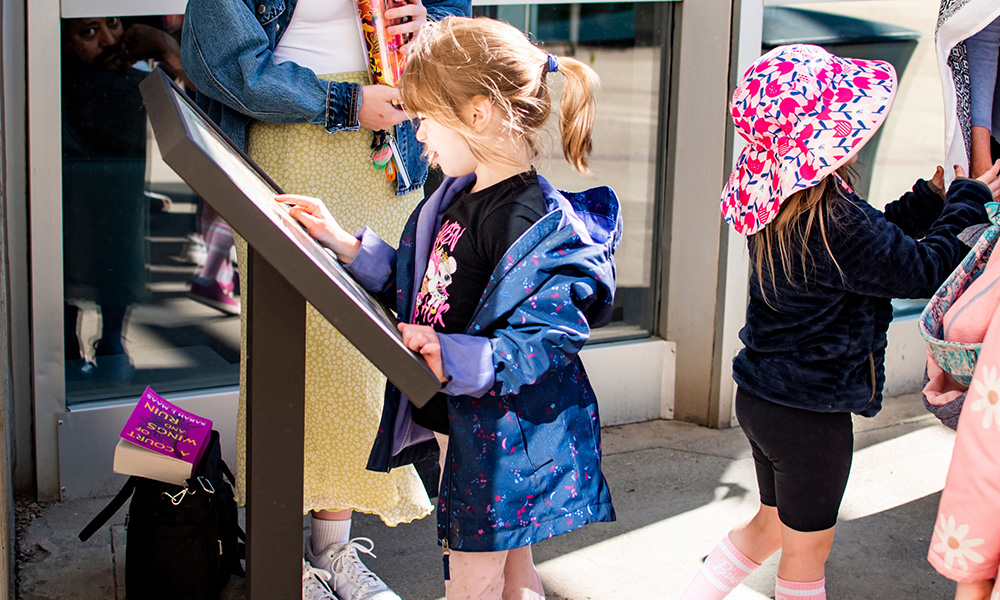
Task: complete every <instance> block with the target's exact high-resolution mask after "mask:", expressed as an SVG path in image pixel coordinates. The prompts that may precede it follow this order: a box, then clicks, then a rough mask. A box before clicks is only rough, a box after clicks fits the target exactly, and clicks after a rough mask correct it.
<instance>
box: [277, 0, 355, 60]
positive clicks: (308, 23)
mask: <svg viewBox="0 0 1000 600" xmlns="http://www.w3.org/2000/svg"><path fill="white" fill-rule="evenodd" d="M274 60H275V62H279V63H281V62H285V61H289V60H290V61H293V62H295V63H297V64H299V65H301V66H303V67H306V68H308V69H312V71H313V72H314V73H316V74H317V75H323V74H329V73H345V72H348V71H364V70H366V69H367V68H368V58H367V53H366V52H365V48H364V42H363V41H362V38H361V26H360V25H359V23H358V9H357V5H356V3H355V0H299V1H298V3H297V4H296V5H295V12H294V13H293V14H292V19H291V21H290V22H289V23H288V29H286V30H285V34H284V35H283V36H282V37H281V40H280V41H279V42H278V47H277V48H275V50H274Z"/></svg>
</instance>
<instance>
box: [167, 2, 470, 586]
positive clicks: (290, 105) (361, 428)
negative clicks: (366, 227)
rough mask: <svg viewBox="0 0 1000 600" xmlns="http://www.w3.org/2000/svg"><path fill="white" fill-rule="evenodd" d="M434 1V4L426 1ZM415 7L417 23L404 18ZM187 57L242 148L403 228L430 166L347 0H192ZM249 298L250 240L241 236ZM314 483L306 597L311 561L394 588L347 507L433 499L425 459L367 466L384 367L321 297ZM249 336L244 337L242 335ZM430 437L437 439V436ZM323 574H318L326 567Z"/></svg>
mask: <svg viewBox="0 0 1000 600" xmlns="http://www.w3.org/2000/svg"><path fill="white" fill-rule="evenodd" d="M425 5H426V7H425ZM470 12H471V6H470V3H469V0H426V2H422V1H421V0H409V2H408V3H406V4H405V5H404V6H402V7H398V8H394V9H391V10H389V11H387V14H386V17H387V19H389V20H390V22H392V23H394V24H393V25H392V26H391V27H390V29H391V33H407V32H409V33H417V32H419V30H420V27H421V26H422V25H423V23H425V22H426V21H427V20H428V19H431V20H436V19H441V18H442V17H445V16H447V15H449V14H468V13H470ZM403 18H409V19H410V20H409V22H407V23H400V22H399V20H400V19H403ZM181 46H182V50H183V58H184V66H185V69H186V70H187V72H188V73H189V76H190V77H191V79H192V81H193V82H194V83H195V85H196V86H197V89H198V101H199V103H200V104H201V106H202V107H203V108H204V109H205V111H206V112H207V114H208V115H209V116H210V117H211V118H212V119H213V120H214V121H215V122H216V123H218V124H219V125H220V127H221V128H222V130H223V131H224V132H225V133H226V135H228V136H229V138H230V139H232V140H233V141H234V142H235V143H236V145H237V146H239V147H241V148H244V149H246V150H247V153H248V154H249V155H250V157H251V158H252V159H253V160H254V161H256V162H257V164H259V165H260V166H261V167H262V168H263V169H264V171H265V172H267V174H268V175H270V176H271V178H272V179H274V180H275V181H276V182H277V183H278V185H280V186H281V187H282V189H284V190H286V191H289V192H295V193H305V194H310V195H315V196H322V197H324V198H327V199H328V200H329V201H330V203H331V207H336V209H337V210H338V213H340V214H343V215H345V222H346V224H348V225H351V226H353V225H358V226H360V225H361V224H363V223H373V224H376V225H378V226H379V227H380V229H382V230H384V231H387V232H394V233H397V234H398V233H399V231H400V230H401V228H402V225H403V222H404V221H405V219H406V216H407V215H408V214H409V212H410V210H411V208H412V207H413V205H414V204H416V202H417V201H418V200H419V197H420V193H421V192H420V189H421V186H422V185H423V182H424V179H425V177H426V172H427V166H426V164H425V162H424V161H423V159H422V158H421V156H420V151H421V149H420V145H419V144H418V143H417V141H416V140H415V139H414V137H413V127H412V125H411V124H410V123H409V122H408V121H405V118H406V117H405V114H404V113H403V112H402V111H401V110H399V109H397V108H396V107H395V106H393V104H392V101H393V100H395V99H397V98H398V97H399V93H398V91H397V90H395V89H394V88H389V87H386V86H379V85H366V84H367V83H368V81H369V75H368V71H367V58H366V55H365V53H364V49H363V46H362V41H361V37H360V32H359V29H358V17H357V11H356V9H355V5H354V2H353V1H351V0H336V1H333V2H329V1H326V0H297V1H296V2H292V1H289V0H190V1H189V2H188V5H187V12H186V14H185V19H184V29H183V35H182V43H181ZM394 126H396V127H395V137H396V142H397V145H398V148H399V151H400V156H399V157H398V158H399V159H400V160H401V161H402V162H403V163H405V165H406V168H407V172H408V173H409V174H410V175H411V179H412V181H411V182H410V184H409V185H404V184H403V182H402V178H398V180H397V181H392V182H390V181H387V179H386V176H385V174H384V173H382V172H380V171H377V170H375V169H374V168H373V167H372V161H371V154H372V148H371V142H372V137H373V134H372V132H373V131H377V130H392V129H393V128H394ZM237 250H238V253H237V254H238V260H237V262H238V264H239V267H240V270H241V273H240V283H241V286H243V288H244V289H243V293H242V294H241V298H242V300H243V302H248V301H250V299H249V298H248V296H247V293H246V292H247V289H246V288H247V287H248V285H247V284H248V281H247V279H246V272H245V268H246V267H245V265H246V245H245V244H244V243H242V242H241V241H238V242H237ZM306 319H307V324H306V327H307V335H306V365H305V370H306V398H305V410H306V419H305V436H306V448H305V471H304V477H305V489H304V506H303V510H305V511H311V514H312V519H311V523H312V536H311V539H310V541H309V542H308V543H307V544H306V550H307V554H308V556H309V564H308V565H305V566H304V568H303V586H304V589H303V597H308V596H307V595H313V596H315V597H317V598H321V597H323V595H324V594H326V595H328V594H329V591H328V590H324V589H323V588H324V585H323V583H322V582H321V581H320V580H318V579H317V578H316V576H313V572H314V571H312V570H310V569H311V568H312V567H318V568H319V571H331V572H332V575H333V578H332V580H331V584H332V587H333V588H334V592H335V593H336V594H337V595H338V596H339V597H340V598H342V599H343V598H348V597H350V596H351V595H352V594H354V593H355V590H358V589H360V590H361V592H363V593H373V592H372V591H373V590H376V589H379V590H383V592H384V594H386V597H392V598H395V595H392V596H388V594H390V593H391V592H389V591H388V588H387V587H385V585H384V584H383V583H382V581H381V580H379V579H378V578H377V577H376V576H375V575H374V574H373V573H371V571H369V570H368V569H367V568H365V566H364V565H363V564H362V563H361V561H360V560H358V557H357V551H358V549H359V548H364V547H363V546H358V545H357V544H355V543H351V540H350V526H351V522H350V516H351V511H352V510H360V511H363V512H370V513H376V514H378V515H379V516H380V517H381V518H382V520H383V521H385V522H386V523H387V524H389V525H396V524H397V523H402V522H408V521H411V520H413V519H416V518H420V517H422V516H424V515H426V514H427V513H429V512H430V510H431V506H430V502H429V501H428V499H427V495H426V493H425V491H424V489H423V485H422V483H421V482H420V479H419V477H418V476H417V474H416V471H415V470H414V469H413V468H412V467H410V468H407V469H399V470H396V471H394V472H392V473H390V474H383V473H372V472H368V471H366V470H365V459H366V456H367V452H368V449H369V448H370V446H371V440H372V436H373V435H374V432H375V431H376V429H377V427H378V420H379V414H380V412H379V411H380V407H381V398H382V392H383V388H384V384H385V380H384V378H383V377H382V376H381V374H380V373H379V372H378V371H377V370H376V369H375V368H374V367H373V366H372V365H371V364H370V363H369V362H368V361H367V360H366V359H365V358H364V357H363V356H362V355H361V354H360V353H359V352H358V351H357V350H355V349H354V348H353V347H352V346H351V345H350V344H349V343H348V342H347V341H346V340H345V339H344V338H343V337H342V336H341V335H340V334H339V333H337V331H336V330H335V329H334V328H333V327H332V326H331V325H330V324H329V323H328V322H327V321H326V320H325V319H324V318H323V317H322V315H320V314H319V313H318V312H317V311H316V310H315V309H313V308H312V307H309V308H308V310H307V316H306ZM245 339H246V338H245V337H244V342H245ZM242 350H243V352H242V353H241V375H240V377H241V386H240V390H241V391H240V397H241V401H240V415H239V419H238V423H239V425H238V431H237V450H238V452H237V457H238V458H237V479H238V483H239V486H238V487H239V488H240V490H241V496H242V489H243V486H244V484H245V471H244V467H245V463H244V457H245V445H244V443H245V423H246V421H245V415H246V395H245V392H246V362H245V360H246V356H247V354H246V350H247V349H246V346H245V344H244V346H243V348H242ZM432 443H433V442H432ZM317 576H318V577H320V578H322V577H323V576H324V575H323V574H322V573H320V574H318V575H317Z"/></svg>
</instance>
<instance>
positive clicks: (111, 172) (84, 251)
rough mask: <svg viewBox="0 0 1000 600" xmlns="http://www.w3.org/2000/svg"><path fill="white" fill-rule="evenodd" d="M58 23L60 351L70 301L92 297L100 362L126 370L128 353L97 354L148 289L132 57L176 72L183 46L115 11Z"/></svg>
mask: <svg viewBox="0 0 1000 600" xmlns="http://www.w3.org/2000/svg"><path fill="white" fill-rule="evenodd" d="M62 28H63V30H62V33H63V56H64V61H63V69H62V95H63V101H62V106H63V130H62V133H63V255H64V286H65V293H66V299H67V303H66V311H65V315H64V316H65V319H66V322H65V327H66V340H65V343H66V358H67V359H69V360H72V359H78V358H80V357H81V355H82V354H81V349H80V342H79V339H78V337H77V333H76V326H77V320H78V313H79V309H78V308H77V307H76V305H75V304H74V303H73V302H72V301H79V300H87V301H95V302H97V303H98V304H99V305H100V310H101V336H100V338H99V339H98V340H97V342H96V344H95V348H94V351H95V354H96V356H97V357H98V360H97V364H98V366H99V367H100V366H102V364H103V365H117V366H118V367H124V369H118V371H119V373H121V374H126V373H128V372H129V369H130V367H131V365H130V364H128V363H127V361H125V362H122V361H110V360H101V359H102V357H108V356H122V355H124V354H125V345H124V339H123V337H124V328H125V318H126V314H127V312H128V307H129V305H131V304H133V303H135V302H138V301H140V300H142V299H143V298H144V297H145V294H146V279H147V274H146V245H145V233H146V229H147V218H148V212H149V201H148V200H147V199H146V197H145V195H144V187H145V170H146V112H145V108H144V107H143V104H142V98H141V96H140V95H139V88H138V87H137V86H138V83H139V81H141V80H142V77H143V76H144V73H143V72H141V71H139V70H137V69H134V68H132V67H131V66H130V65H131V64H132V63H134V62H136V61H138V60H144V59H150V58H152V59H156V60H158V61H160V64H161V65H162V66H163V68H164V70H166V71H167V72H168V73H169V74H170V75H171V76H174V77H183V71H182V70H181V68H180V48H179V47H178V45H177V43H176V42H175V41H174V40H173V39H172V38H170V36H168V35H167V34H166V33H164V32H163V31H160V30H158V29H155V28H153V27H149V26H147V25H141V24H135V25H132V26H131V27H128V28H125V27H124V25H123V23H122V21H121V19H119V18H117V17H102V18H80V19H65V20H63V25H62Z"/></svg>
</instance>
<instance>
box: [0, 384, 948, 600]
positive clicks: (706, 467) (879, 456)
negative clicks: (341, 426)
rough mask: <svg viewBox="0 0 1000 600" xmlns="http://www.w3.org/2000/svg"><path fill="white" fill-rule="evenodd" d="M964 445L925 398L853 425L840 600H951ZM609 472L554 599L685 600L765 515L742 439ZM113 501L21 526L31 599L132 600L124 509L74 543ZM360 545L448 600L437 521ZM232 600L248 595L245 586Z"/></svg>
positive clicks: (387, 568) (766, 580) (653, 430)
mask: <svg viewBox="0 0 1000 600" xmlns="http://www.w3.org/2000/svg"><path fill="white" fill-rule="evenodd" d="M953 441H954V434H953V433H952V432H951V431H950V430H948V429H946V428H944V427H943V426H941V425H939V424H938V423H937V421H936V420H935V419H934V418H933V417H932V416H930V415H928V414H927V413H925V412H924V410H923V406H922V405H921V401H920V397H919V396H917V395H910V396H903V397H899V398H892V399H888V400H887V401H886V405H885V408H884V410H883V411H882V413H881V414H880V415H879V416H878V417H876V418H875V419H860V418H858V419H856V420H855V456H854V468H853V474H852V476H851V481H850V484H849V485H848V489H847V496H846V498H845V500H844V504H843V507H842V510H841V522H840V523H839V524H838V526H837V540H836V542H835V543H834V547H833V553H832V555H831V557H830V561H829V563H828V566H827V590H828V594H829V597H830V598H833V599H836V600H872V599H878V600H914V599H919V600H935V599H942V600H943V599H946V598H952V597H953V594H954V584H952V583H951V582H949V581H947V580H946V579H944V578H942V577H941V576H939V575H938V574H937V573H936V572H935V571H934V570H933V569H932V568H931V567H930V566H929V565H928V564H927V561H926V560H925V556H926V555H927V544H928V540H929V538H930V533H931V530H932V528H933V525H934V519H935V515H936V511H937V503H938V498H939V495H940V494H939V492H940V490H941V487H942V485H943V483H944V478H945V474H946V472H947V469H948V462H949V460H950V456H951V447H952V443H953ZM604 470H605V473H606V475H607V477H608V479H609V481H610V484H611V491H612V496H613V498H614V502H615V506H616V509H617V512H618V521H617V522H615V523H611V524H600V525H592V526H590V527H586V528H584V529H582V530H578V531H575V532H573V533H571V534H567V535H564V536H561V537H558V538H555V539H552V540H549V541H547V542H544V543H542V544H539V545H537V546H536V547H535V560H536V563H537V564H538V566H539V571H540V572H541V575H542V580H543V581H544V583H545V586H546V589H547V591H548V593H549V597H550V598H560V599H573V600H621V599H629V600H632V599H636V600H638V599H646V598H656V599H671V598H676V597H678V596H679V595H680V593H681V591H682V590H683V589H684V587H685V586H686V584H687V582H688V580H689V579H690V578H691V576H692V575H693V574H694V573H695V571H696V570H697V569H698V566H699V564H700V561H701V559H702V558H703V557H704V556H705V555H706V554H707V553H708V552H709V550H711V549H712V547H713V546H714V545H715V544H716V542H718V540H719V539H720V538H721V537H722V535H724V534H725V533H726V531H728V529H729V528H730V527H732V526H733V525H735V524H737V523H738V522H739V521H740V520H742V519H746V518H749V516H751V515H752V514H753V512H754V510H755V509H756V506H757V494H756V489H757V487H756V483H755V479H754V469H753V462H752V460H751V459H750V453H749V448H748V446H747V443H746V439H745V438H744V436H743V434H742V432H741V431H740V430H739V429H730V430H724V431H717V430H710V429H706V428H702V427H697V426H694V425H690V424H685V423H677V422H672V421H653V422H649V423H639V424H635V425H625V426H619V427H608V428H606V429H605V430H604ZM106 502H107V499H106V498H105V499H95V500H78V501H73V502H64V503H59V504H53V505H49V506H47V507H43V508H42V510H41V511H40V514H39V515H38V516H37V518H35V519H34V520H32V521H31V522H30V523H27V524H26V525H24V526H22V528H21V529H22V531H21V535H20V538H19V540H18V545H19V554H20V555H21V556H22V558H21V560H20V563H19V576H20V596H19V597H20V598H21V599H23V600H69V599H71V598H72V599H74V600H111V599H114V600H119V599H124V597H125V593H124V584H123V576H124V529H123V527H122V523H123V522H124V509H123V510H122V511H121V513H119V514H118V515H117V516H116V517H115V518H114V519H112V523H113V524H112V525H109V526H108V527H106V528H105V529H104V530H103V531H100V532H98V533H97V534H95V535H94V537H93V538H91V540H90V541H88V542H87V543H80V542H79V540H77V538H76V534H77V533H78V532H79V531H80V529H82V528H83V526H84V525H85V524H86V523H87V522H88V521H89V519H90V518H91V517H92V516H93V515H95V514H96V513H97V512H98V511H99V510H100V509H101V508H102V507H103V506H104V504H105V503H106ZM353 533H354V534H355V535H359V536H367V537H371V538H372V539H373V540H375V549H376V553H377V554H378V558H375V559H368V558H367V557H366V563H367V564H368V565H369V566H371V567H372V569H373V570H374V571H375V572H377V573H378V574H379V575H380V576H382V578H383V579H385V580H386V582H387V583H389V585H391V586H392V587H393V588H394V589H395V590H396V591H397V592H398V593H399V595H400V596H401V597H402V598H403V600H433V599H436V598H439V597H441V596H442V595H443V592H444V588H443V585H442V582H441V569H442V567H441V556H440V550H439V548H438V547H437V545H436V544H435V543H434V538H435V527H434V522H433V518H426V519H423V520H421V521H419V522H417V523H413V524H409V525H403V526H400V527H398V528H395V529H390V528H387V527H384V526H382V525H381V522H380V521H379V520H378V519H377V518H373V517H371V516H368V515H359V516H356V517H355V525H354V532H353ZM776 570H777V560H776V557H772V559H771V560H769V561H768V562H766V563H765V564H764V566H763V567H762V568H761V569H759V570H758V571H757V572H756V573H754V574H753V576H751V577H750V579H749V580H748V581H747V582H746V583H745V584H744V585H742V586H741V587H740V588H739V589H738V590H736V591H735V592H734V593H733V594H732V595H730V598H732V599H734V600H749V599H761V598H772V597H773V595H774V575H775V572H776ZM227 597H228V598H238V599H242V598H243V597H244V593H243V581H242V580H234V581H233V583H232V584H231V585H230V589H229V590H227ZM290 600H293V599H290Z"/></svg>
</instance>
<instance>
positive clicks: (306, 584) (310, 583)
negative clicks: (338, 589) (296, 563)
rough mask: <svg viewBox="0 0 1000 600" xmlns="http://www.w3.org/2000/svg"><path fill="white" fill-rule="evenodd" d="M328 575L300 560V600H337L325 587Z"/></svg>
mask: <svg viewBox="0 0 1000 600" xmlns="http://www.w3.org/2000/svg"><path fill="white" fill-rule="evenodd" d="M330 577H331V575H330V573H329V572H328V571H324V570H323V569H317V568H316V567H314V566H312V565H311V564H309V563H307V562H306V561H305V559H303V560H302V600H337V597H336V596H334V595H333V591H331V590H330V586H329V585H327V583H326V582H327V581H330Z"/></svg>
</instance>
